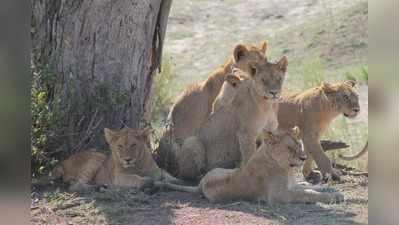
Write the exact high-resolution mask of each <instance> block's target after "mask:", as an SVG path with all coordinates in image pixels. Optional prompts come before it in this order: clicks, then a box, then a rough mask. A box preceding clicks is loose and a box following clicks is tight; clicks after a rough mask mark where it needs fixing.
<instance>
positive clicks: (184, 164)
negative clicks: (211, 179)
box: [176, 136, 206, 179]
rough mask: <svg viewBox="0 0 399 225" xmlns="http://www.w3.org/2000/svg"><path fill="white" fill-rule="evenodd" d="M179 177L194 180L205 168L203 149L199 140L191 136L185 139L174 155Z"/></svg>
mask: <svg viewBox="0 0 399 225" xmlns="http://www.w3.org/2000/svg"><path fill="white" fill-rule="evenodd" d="M176 158H177V164H178V168H179V176H180V177H183V178H186V179H196V178H198V177H199V176H200V175H201V172H202V171H203V170H204V168H205V167H206V165H205V164H206V162H205V147H204V145H203V144H202V142H201V140H200V139H199V138H198V137H196V136H192V137H189V138H187V139H186V140H185V141H184V143H183V146H182V147H181V149H179V150H178V151H177V154H176Z"/></svg>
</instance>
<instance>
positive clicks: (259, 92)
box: [175, 57, 287, 179]
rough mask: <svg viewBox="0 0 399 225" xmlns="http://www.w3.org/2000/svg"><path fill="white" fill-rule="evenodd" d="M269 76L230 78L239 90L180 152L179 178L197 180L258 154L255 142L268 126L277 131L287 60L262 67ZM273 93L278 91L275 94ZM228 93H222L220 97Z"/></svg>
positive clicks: (240, 74)
mask: <svg viewBox="0 0 399 225" xmlns="http://www.w3.org/2000/svg"><path fill="white" fill-rule="evenodd" d="M259 67H264V68H262V69H261V70H263V71H268V73H266V74H263V73H257V72H256V71H254V73H253V74H247V73H245V72H243V71H241V70H239V69H236V70H234V71H233V73H234V74H230V75H228V76H227V77H226V82H228V83H230V85H231V86H232V87H233V88H235V89H236V94H235V95H234V97H233V99H232V100H231V102H230V103H229V104H226V105H224V107H220V109H219V110H217V111H215V112H214V113H213V114H212V115H210V116H209V117H208V119H207V121H206V122H205V123H204V124H203V125H202V126H201V128H200V130H199V132H198V133H197V135H195V136H192V137H189V138H187V139H186V140H185V141H184V143H183V145H182V147H181V148H177V149H176V155H175V157H176V162H177V166H178V171H179V173H178V174H179V176H181V177H183V178H185V179H196V178H197V177H199V176H200V175H201V174H203V173H206V172H207V171H209V170H211V169H213V168H216V167H222V168H234V167H236V164H237V163H238V162H240V161H242V162H243V163H245V162H247V161H248V159H249V157H250V156H251V155H252V154H253V153H254V152H255V150H256V146H255V139H256V136H257V134H258V133H260V132H261V131H262V129H265V127H266V125H269V126H272V127H270V128H269V129H268V130H274V129H275V128H276V127H277V117H276V115H277V105H278V102H277V99H278V97H279V92H280V89H281V86H282V83H283V80H284V76H285V71H286V68H287V59H286V58H285V57H283V58H282V59H281V60H280V61H279V62H278V63H268V62H266V63H265V64H263V65H258V67H257V68H259ZM270 90H274V91H273V93H272V94H271V93H270V92H271V91H270ZM223 94H224V93H223V92H221V93H220V95H223Z"/></svg>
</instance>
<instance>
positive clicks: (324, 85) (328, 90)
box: [321, 82, 335, 93]
mask: <svg viewBox="0 0 399 225" xmlns="http://www.w3.org/2000/svg"><path fill="white" fill-rule="evenodd" d="M321 89H322V90H323V91H324V92H325V93H331V92H334V91H335V89H334V87H333V86H332V85H331V84H330V83H327V82H323V83H322V84H321Z"/></svg>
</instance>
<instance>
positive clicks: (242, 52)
mask: <svg viewBox="0 0 399 225" xmlns="http://www.w3.org/2000/svg"><path fill="white" fill-rule="evenodd" d="M266 50H267V43H266V42H262V43H261V45H260V47H257V46H253V45H243V44H238V45H236V46H235V48H234V50H233V56H232V60H233V64H234V67H236V68H239V69H241V70H243V71H246V72H249V71H250V70H251V67H250V65H249V64H250V63H251V62H257V63H263V62H265V61H267V58H266V56H265V54H266Z"/></svg>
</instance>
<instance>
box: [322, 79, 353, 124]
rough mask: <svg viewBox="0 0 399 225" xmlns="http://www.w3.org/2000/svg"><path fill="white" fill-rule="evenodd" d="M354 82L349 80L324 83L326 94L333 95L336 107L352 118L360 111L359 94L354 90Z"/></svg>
mask: <svg viewBox="0 0 399 225" xmlns="http://www.w3.org/2000/svg"><path fill="white" fill-rule="evenodd" d="M355 86H356V82H355V81H352V80H349V81H344V82H342V83H336V84H328V83H324V84H323V88H324V91H325V92H326V93H327V94H330V95H333V97H334V98H335V102H336V104H337V107H338V109H339V110H340V111H341V112H342V114H343V115H344V116H345V117H348V118H354V117H356V116H357V115H358V114H359V112H360V104H359V94H358V93H357V92H356V90H355Z"/></svg>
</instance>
